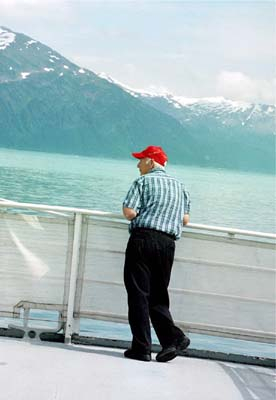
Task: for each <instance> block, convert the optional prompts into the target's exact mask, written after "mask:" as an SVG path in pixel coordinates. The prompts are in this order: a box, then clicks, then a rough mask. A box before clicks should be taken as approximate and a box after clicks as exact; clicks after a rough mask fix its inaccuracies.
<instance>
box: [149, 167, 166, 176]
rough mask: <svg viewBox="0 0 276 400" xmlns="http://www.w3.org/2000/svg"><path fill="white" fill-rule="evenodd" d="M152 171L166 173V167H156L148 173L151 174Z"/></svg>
mask: <svg viewBox="0 0 276 400" xmlns="http://www.w3.org/2000/svg"><path fill="white" fill-rule="evenodd" d="M152 172H164V173H166V171H165V168H163V167H155V168H153V169H152V170H150V171H149V172H148V173H149V174H151V173H152Z"/></svg>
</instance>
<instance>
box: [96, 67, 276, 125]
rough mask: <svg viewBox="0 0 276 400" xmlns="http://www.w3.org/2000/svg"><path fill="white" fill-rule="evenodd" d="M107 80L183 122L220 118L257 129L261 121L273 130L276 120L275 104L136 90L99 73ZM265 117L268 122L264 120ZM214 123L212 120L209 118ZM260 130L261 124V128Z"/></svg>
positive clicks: (163, 91)
mask: <svg viewBox="0 0 276 400" xmlns="http://www.w3.org/2000/svg"><path fill="white" fill-rule="evenodd" d="M98 76H100V77H101V78H103V79H106V80H108V81H109V82H111V83H113V84H116V85H118V86H120V87H121V88H122V89H124V90H125V91H126V92H128V93H129V94H131V95H132V96H134V97H136V98H140V99H141V100H142V101H144V102H146V103H147V104H149V105H151V106H152V107H154V108H156V109H158V110H160V111H162V112H165V113H167V114H169V115H171V116H173V117H174V118H176V119H178V120H179V121H180V122H181V123H182V124H183V125H189V124H194V122H195V119H198V118H203V119H204V118H206V116H207V117H208V118H209V119H212V120H216V121H217V124H220V125H224V126H240V127H246V126H247V127H249V128H253V127H254V124H255V125H256V123H257V124H259V123H260V121H261V123H262V124H264V125H266V128H267V126H268V129H269V130H271V129H272V126H273V124H274V121H275V106H273V105H266V104H254V103H249V102H244V101H234V100H230V99H225V98H224V97H222V96H217V97H202V98H190V97H184V96H176V95H173V94H171V93H169V92H168V91H167V90H156V89H155V88H152V89H151V88H150V89H149V90H141V89H133V88H130V87H129V86H127V85H125V84H123V83H121V82H119V81H118V80H116V79H114V78H111V77H110V76H108V75H106V74H105V73H100V74H98ZM264 120H265V121H264ZM209 122H210V120H209ZM258 129H259V127H258Z"/></svg>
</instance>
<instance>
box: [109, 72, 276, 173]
mask: <svg viewBox="0 0 276 400" xmlns="http://www.w3.org/2000/svg"><path fill="white" fill-rule="evenodd" d="M101 76H102V77H104V78H105V79H107V80H108V81H109V82H113V83H115V84H117V85H119V86H121V87H122V88H124V90H126V91H127V92H128V93H130V94H131V95H132V96H134V97H135V98H139V99H140V100H142V101H143V102H145V103H146V104H148V105H150V106H152V107H154V108H156V109H157V110H159V111H161V112H163V113H166V114H167V115H170V116H172V117H173V118H175V119H176V120H177V121H179V122H180V123H181V125H182V126H183V127H185V129H187V130H188V132H189V133H190V134H191V136H192V137H193V138H194V139H195V140H196V142H197V143H200V148H201V155H202V157H203V158H204V159H205V160H206V162H209V163H210V164H211V165H212V164H213V163H214V165H217V163H218V164H219V165H221V166H225V165H226V166H228V167H232V166H233V165H234V166H235V167H236V168H238V169H243V170H244V169H245V170H246V169H248V166H249V165H250V166H251V168H253V169H254V165H255V166H256V167H257V169H258V170H259V171H271V172H273V171H274V169H275V132H276V129H275V128H276V125H275V121H276V119H275V118H276V107H275V105H266V104H253V103H248V102H241V101H232V100H227V99H224V98H223V97H211V98H186V97H181V96H174V95H172V94H170V93H163V94H160V93H154V92H146V91H143V90H135V89H132V88H129V87H127V86H126V85H124V84H122V83H120V82H118V81H116V80H114V79H113V78H111V77H109V76H107V75H105V74H101Z"/></svg>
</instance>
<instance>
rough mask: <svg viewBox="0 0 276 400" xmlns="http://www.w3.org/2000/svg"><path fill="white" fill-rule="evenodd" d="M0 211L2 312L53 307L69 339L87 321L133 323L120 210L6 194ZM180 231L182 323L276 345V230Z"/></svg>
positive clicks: (176, 297) (174, 284)
mask: <svg viewBox="0 0 276 400" xmlns="http://www.w3.org/2000/svg"><path fill="white" fill-rule="evenodd" d="M0 200H1V199H0ZM1 210H2V212H1ZM24 210H32V211H34V212H36V214H35V215H33V216H32V215H28V216H26V215H25V214H24ZM44 212H45V213H50V214H51V218H47V217H45V216H42V215H41V214H42V213H43V214H44ZM37 213H38V214H37ZM0 216H1V217H2V219H0V240H1V241H0V257H1V263H2V266H1V267H0V275H1V276H0V278H1V282H3V284H4V285H5V290H4V298H2V300H0V315H14V316H18V307H23V308H24V307H26V308H27V309H29V308H31V307H34V304H36V306H35V308H39V307H40V308H41V309H42V310H43V309H46V310H47V309H49V307H51V308H52V309H55V306H56V310H58V311H60V312H61V314H62V320H63V321H64V331H65V337H66V341H67V342H68V341H70V338H71V335H72V334H73V333H74V332H75V333H78V323H79V319H80V318H99V319H105V320H111V321H126V320H127V310H126V297H125V291H124V285H123V282H122V268H123V259H124V247H125V244H126V241H127V237H128V233H127V221H125V220H124V219H123V217H122V216H120V215H118V214H114V213H108V212H102V211H95V210H87V209H80V208H73V207H61V206H49V205H43V204H29V203H19V202H14V201H10V200H5V199H2V200H1V201H0ZM216 234H218V236H217V235H216ZM183 237H184V239H182V240H180V241H179V242H178V243H177V252H176V257H175V266H174V270H173V275H172V281H171V286H170V293H171V300H172V301H171V302H172V312H173V315H174V316H175V319H176V320H177V322H178V323H179V324H180V325H181V326H183V328H184V329H185V330H186V331H190V332H199V333H206V334H213V335H220V336H228V337H234V338H241V339H248V340H258V341H264V342H273V341H274V340H275V269H274V268H275V240H276V234H272V233H263V232H253V231H247V230H240V229H232V228H225V227H215V226H206V225H200V224H189V225H187V228H185V229H184V231H183ZM47 307H48V308H47Z"/></svg>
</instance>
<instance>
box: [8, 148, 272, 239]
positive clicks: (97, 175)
mask: <svg viewBox="0 0 276 400" xmlns="http://www.w3.org/2000/svg"><path fill="white" fill-rule="evenodd" d="M136 164H137V162H136V160H135V159H131V157H130V159H129V160H111V159H104V158H90V157H81V156H72V155H60V154H49V153H38V152H28V151H16V150H6V149H0V180H1V186H0V197H2V198H7V199H11V200H16V201H22V202H31V203H44V204H51V205H62V206H74V207H84V208H90V209H96V210H102V211H111V212H117V213H121V204H122V201H123V199H124V196H125V194H126V192H127V190H128V188H129V186H130V184H131V182H132V181H133V180H134V179H135V178H136V177H138V176H139V171H138V169H137V168H136ZM167 171H168V172H169V173H170V174H172V175H174V176H176V177H178V178H179V179H180V180H182V181H183V182H184V183H185V185H186V188H187V189H188V191H189V192H190V195H191V200H192V204H191V222H193V223H202V224H209V225H218V226H226V227H232V228H239V229H249V230H256V231H263V232H275V230H276V229H275V178H274V176H273V175H266V174H261V173H260V174H257V173H251V172H238V171H229V170H223V169H207V168H200V167H191V166H176V165H172V164H168V167H167Z"/></svg>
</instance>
